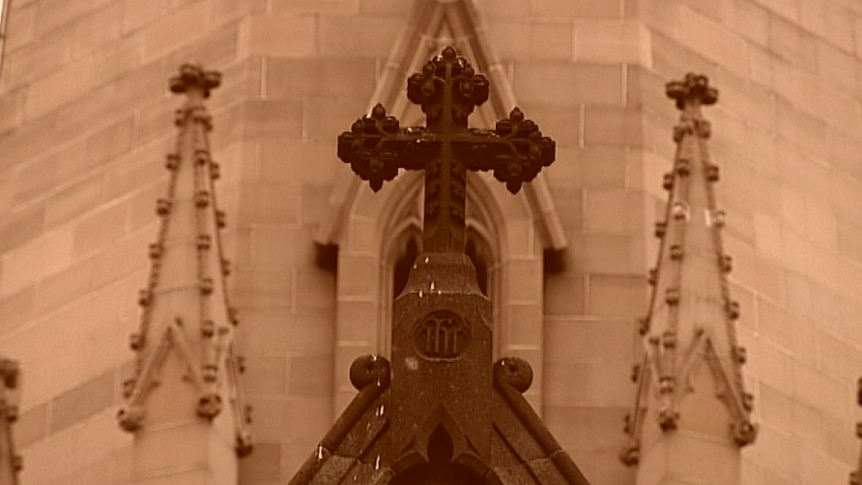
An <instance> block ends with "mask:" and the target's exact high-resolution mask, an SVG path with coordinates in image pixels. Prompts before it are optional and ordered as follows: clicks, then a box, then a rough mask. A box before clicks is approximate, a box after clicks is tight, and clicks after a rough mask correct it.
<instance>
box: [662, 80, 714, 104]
mask: <svg viewBox="0 0 862 485" xmlns="http://www.w3.org/2000/svg"><path fill="white" fill-rule="evenodd" d="M665 93H666V94H667V97H668V98H671V99H674V100H676V107H677V108H678V109H683V108H685V105H686V102H693V101H696V102H698V103H699V104H703V105H711V104H715V102H716V101H718V90H717V89H715V88H714V87H712V86H710V85H709V79H708V78H707V77H706V76H704V75H702V74H693V73H688V74H686V75H685V78H684V79H683V80H682V81H671V82H669V83H667V84H666V85H665Z"/></svg>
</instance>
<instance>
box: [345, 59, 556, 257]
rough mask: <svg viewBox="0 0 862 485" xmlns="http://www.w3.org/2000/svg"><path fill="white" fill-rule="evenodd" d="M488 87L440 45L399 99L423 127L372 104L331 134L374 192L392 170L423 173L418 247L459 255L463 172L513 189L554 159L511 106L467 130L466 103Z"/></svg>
mask: <svg viewBox="0 0 862 485" xmlns="http://www.w3.org/2000/svg"><path fill="white" fill-rule="evenodd" d="M488 87H489V86H488V80H487V79H485V77H484V76H482V75H481V74H476V73H475V71H474V70H473V67H472V66H470V64H469V63H468V62H467V60H466V59H464V58H463V57H460V56H458V54H457V52H455V49H454V48H452V47H447V48H446V49H444V50H443V52H442V54H441V55H439V56H437V57H435V58H433V59H432V60H430V61H429V62H428V63H427V64H425V66H424V67H423V68H422V72H421V73H416V74H414V75H412V76H411V77H410V78H409V79H408V80H407V97H408V99H409V100H410V101H411V102H413V103H415V104H418V105H420V106H422V111H423V112H424V113H425V116H426V120H427V121H426V125H427V126H425V127H410V128H402V127H401V126H400V123H399V122H398V120H397V119H396V118H395V117H393V116H387V115H386V109H385V108H384V107H383V106H382V105H380V104H378V105H377V106H375V107H374V109H373V110H372V111H371V115H370V116H364V117H362V118H361V119H359V120H357V121H356V122H355V123H354V124H353V126H352V127H351V131H350V132H345V133H343V134H342V135H341V136H339V137H338V156H339V158H341V159H342V160H343V161H344V162H346V163H349V164H350V166H351V168H352V169H353V171H354V172H356V174H357V175H359V176H360V177H361V178H362V179H363V180H368V181H369V183H370V185H371V188H372V190H374V191H375V192H376V191H378V190H380V188H381V187H382V186H383V182H384V181H385V180H392V179H394V178H395V176H396V175H397V174H398V170H399V169H407V170H423V169H424V170H425V171H426V176H425V222H424V228H423V240H424V249H423V250H424V251H425V252H431V253H442V252H463V250H464V243H465V227H466V225H465V209H466V191H467V171H468V170H473V171H479V170H491V171H493V173H494V177H496V178H497V180H499V181H501V182H505V184H506V188H508V189H509V191H510V192H512V193H513V194H514V193H517V192H518V190H520V188H521V185H522V184H523V183H524V182H529V181H530V180H533V178H535V177H536V175H537V174H538V173H539V171H540V170H541V169H542V167H546V166H548V165H550V164H551V162H553V161H554V151H555V146H554V141H553V140H551V139H550V138H548V137H544V136H542V133H541V132H540V131H539V128H538V126H536V124H535V123H534V122H533V121H531V120H528V119H525V118H524V114H523V113H521V111H520V110H519V109H518V108H515V109H514V110H512V112H511V114H510V115H509V118H507V119H502V120H500V121H498V122H497V125H496V127H495V129H494V130H477V129H470V128H468V127H467V118H468V116H469V115H470V113H471V112H472V111H473V108H474V107H475V106H479V105H481V104H482V103H484V102H485V101H486V100H487V99H488Z"/></svg>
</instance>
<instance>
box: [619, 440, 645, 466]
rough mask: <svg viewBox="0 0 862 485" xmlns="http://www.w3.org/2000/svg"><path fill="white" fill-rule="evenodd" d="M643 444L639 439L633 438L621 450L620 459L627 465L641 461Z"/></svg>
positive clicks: (633, 464)
mask: <svg viewBox="0 0 862 485" xmlns="http://www.w3.org/2000/svg"><path fill="white" fill-rule="evenodd" d="M640 458H641V446H640V443H638V442H637V440H634V439H633V440H631V441H630V442H628V443H626V444H625V446H623V448H622V450H620V461H621V462H623V464H624V465H626V466H635V465H637V464H638V462H640Z"/></svg>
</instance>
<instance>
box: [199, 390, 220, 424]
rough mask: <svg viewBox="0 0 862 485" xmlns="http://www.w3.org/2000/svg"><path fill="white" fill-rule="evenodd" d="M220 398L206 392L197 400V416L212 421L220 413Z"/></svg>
mask: <svg viewBox="0 0 862 485" xmlns="http://www.w3.org/2000/svg"><path fill="white" fill-rule="evenodd" d="M221 406H222V404H221V396H220V395H219V394H218V393H217V392H213V391H210V392H206V393H204V394H202V395H201V397H200V398H198V409H197V412H198V416H200V417H202V418H207V419H213V418H214V417H216V416H218V413H220V412H221Z"/></svg>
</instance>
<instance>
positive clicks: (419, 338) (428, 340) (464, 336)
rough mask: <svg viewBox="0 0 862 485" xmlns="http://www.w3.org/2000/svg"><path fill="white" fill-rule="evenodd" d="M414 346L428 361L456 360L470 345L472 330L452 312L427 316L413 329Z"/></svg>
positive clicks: (438, 312)
mask: <svg viewBox="0 0 862 485" xmlns="http://www.w3.org/2000/svg"><path fill="white" fill-rule="evenodd" d="M412 337H413V338H412V340H413V346H414V348H415V349H416V352H417V353H418V354H419V355H420V356H422V357H424V358H426V359H428V360H456V359H458V358H459V357H461V356H462V355H463V354H464V352H465V351H466V350H467V346H468V345H470V329H469V327H468V326H467V324H466V323H465V322H464V320H463V319H462V318H461V317H459V316H458V315H456V314H454V313H452V312H450V311H445V310H443V311H436V312H433V313H430V314H428V315H426V316H425V317H424V318H423V319H422V320H420V321H419V323H418V324H416V326H415V327H414V328H413V335H412Z"/></svg>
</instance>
